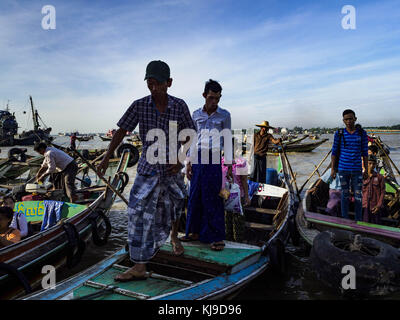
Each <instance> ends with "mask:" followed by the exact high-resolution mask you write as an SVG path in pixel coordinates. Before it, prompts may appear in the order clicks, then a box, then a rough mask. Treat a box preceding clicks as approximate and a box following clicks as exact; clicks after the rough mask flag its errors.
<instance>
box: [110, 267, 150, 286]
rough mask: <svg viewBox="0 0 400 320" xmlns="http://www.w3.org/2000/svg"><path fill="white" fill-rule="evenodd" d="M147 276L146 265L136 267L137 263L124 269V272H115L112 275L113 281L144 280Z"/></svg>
mask: <svg viewBox="0 0 400 320" xmlns="http://www.w3.org/2000/svg"><path fill="white" fill-rule="evenodd" d="M148 277H149V275H148V274H146V267H144V268H143V267H138V265H135V266H133V267H132V268H130V269H128V270H126V271H125V272H124V273H120V274H117V275H116V276H115V277H114V280H115V281H121V282H126V281H134V280H146V279H147V278H148Z"/></svg>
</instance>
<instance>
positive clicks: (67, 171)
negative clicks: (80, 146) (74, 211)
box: [34, 142, 78, 203]
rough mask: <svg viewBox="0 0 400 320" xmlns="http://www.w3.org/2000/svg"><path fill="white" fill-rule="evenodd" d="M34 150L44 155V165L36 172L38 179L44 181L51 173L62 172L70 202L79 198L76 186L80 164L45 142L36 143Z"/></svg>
mask: <svg viewBox="0 0 400 320" xmlns="http://www.w3.org/2000/svg"><path fill="white" fill-rule="evenodd" d="M34 150H35V151H36V152H38V153H40V154H41V155H43V156H44V160H43V163H42V166H41V168H40V169H39V171H38V173H37V174H36V181H37V182H38V183H39V182H43V181H44V179H45V178H46V177H47V176H49V175H50V174H52V173H56V172H60V173H61V174H62V177H63V179H62V180H63V186H64V188H65V192H66V194H67V197H68V198H69V201H70V202H72V203H73V202H75V201H76V200H77V198H78V197H77V195H76V187H75V177H76V174H77V173H78V166H77V164H76V162H75V160H74V158H72V157H70V156H69V155H68V154H66V153H65V152H64V151H61V150H59V149H57V148H54V147H48V146H47V144H46V143H44V142H40V143H39V144H37V145H35V147H34Z"/></svg>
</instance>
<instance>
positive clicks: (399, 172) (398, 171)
mask: <svg viewBox="0 0 400 320" xmlns="http://www.w3.org/2000/svg"><path fill="white" fill-rule="evenodd" d="M376 142H377V145H378V147H379V148H381V150H382V151H383V153H384V154H385V156H386V157H387V158H388V159H389V161H390V163H391V164H392V165H393V167H394V168H395V169H396V170H397V173H398V174H400V170H399V169H398V168H397V167H396V165H395V164H394V162H393V160H392V159H391V158H390V157H389V155H388V154H387V153H386V151H385V149H384V148H383V146H382V144H381V143H380V142H379V140H378V139H376Z"/></svg>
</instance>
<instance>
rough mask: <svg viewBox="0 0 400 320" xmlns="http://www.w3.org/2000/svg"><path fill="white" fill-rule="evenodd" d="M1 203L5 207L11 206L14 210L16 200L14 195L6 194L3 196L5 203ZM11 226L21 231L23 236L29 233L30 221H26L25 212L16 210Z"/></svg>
mask: <svg viewBox="0 0 400 320" xmlns="http://www.w3.org/2000/svg"><path fill="white" fill-rule="evenodd" d="M1 205H2V206H3V207H9V208H11V209H12V210H13V211H14V208H15V200H14V198H13V197H12V196H5V197H3V203H2V204H1ZM10 227H11V228H14V229H18V230H19V231H20V233H21V238H23V237H26V236H27V235H28V221H26V217H25V215H24V213H23V212H14V217H13V220H12V221H11V224H10Z"/></svg>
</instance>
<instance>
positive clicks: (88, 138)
mask: <svg viewBox="0 0 400 320" xmlns="http://www.w3.org/2000/svg"><path fill="white" fill-rule="evenodd" d="M76 139H77V140H78V141H89V140H91V139H93V136H80V137H76Z"/></svg>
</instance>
